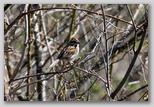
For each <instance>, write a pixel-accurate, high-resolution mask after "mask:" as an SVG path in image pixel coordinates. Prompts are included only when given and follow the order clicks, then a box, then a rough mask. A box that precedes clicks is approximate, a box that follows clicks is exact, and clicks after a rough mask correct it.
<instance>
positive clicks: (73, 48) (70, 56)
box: [49, 37, 80, 68]
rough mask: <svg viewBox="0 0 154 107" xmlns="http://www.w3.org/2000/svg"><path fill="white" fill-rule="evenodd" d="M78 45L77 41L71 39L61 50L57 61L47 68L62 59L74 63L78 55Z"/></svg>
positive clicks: (73, 38) (74, 38)
mask: <svg viewBox="0 0 154 107" xmlns="http://www.w3.org/2000/svg"><path fill="white" fill-rule="evenodd" d="M79 44H80V42H79V40H78V39H77V38H76V37H72V39H71V40H70V42H69V43H68V44H67V45H66V46H65V47H64V48H63V50H62V51H61V52H60V54H59V55H58V57H57V59H56V60H55V61H54V62H53V63H52V64H51V65H50V66H49V68H52V67H54V66H55V65H56V64H57V63H58V62H59V61H60V60H62V59H66V60H68V61H74V60H75V59H76V57H77V55H78V53H79Z"/></svg>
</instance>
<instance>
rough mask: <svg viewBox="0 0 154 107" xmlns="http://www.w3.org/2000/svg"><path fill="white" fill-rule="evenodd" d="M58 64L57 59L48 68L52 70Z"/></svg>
mask: <svg viewBox="0 0 154 107" xmlns="http://www.w3.org/2000/svg"><path fill="white" fill-rule="evenodd" d="M58 62H59V59H56V60H55V61H54V62H53V63H52V64H51V65H50V66H49V68H53V67H54V66H55V65H56V64H57V63H58Z"/></svg>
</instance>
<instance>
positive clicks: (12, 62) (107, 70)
mask: <svg viewBox="0 0 154 107" xmlns="http://www.w3.org/2000/svg"><path fill="white" fill-rule="evenodd" d="M71 36H75V37H77V38H79V40H80V53H79V55H78V58H77V60H76V61H75V62H74V65H73V66H68V65H67V64H66V62H65V61H61V62H60V63H58V65H56V66H55V67H54V68H52V69H50V70H48V69H49V66H50V64H52V62H54V60H56V58H57V56H58V54H59V53H60V51H61V50H62V48H63V47H64V46H65V45H66V44H67V43H68V41H69V40H70V38H71ZM66 66H68V67H66ZM122 80H124V81H122ZM120 85H121V86H120ZM4 100H5V101H148V5H147V4H5V5H4Z"/></svg>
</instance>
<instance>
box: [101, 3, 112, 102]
mask: <svg viewBox="0 0 154 107" xmlns="http://www.w3.org/2000/svg"><path fill="white" fill-rule="evenodd" d="M101 9H102V14H103V15H102V16H103V19H104V30H103V31H104V37H105V52H106V55H105V64H106V67H105V68H106V69H105V71H106V81H107V84H106V85H107V86H106V89H107V93H108V96H109V100H110V87H109V86H110V84H109V64H108V59H109V58H108V56H109V55H108V39H107V31H106V22H105V21H106V20H105V12H104V9H103V6H102V5H101Z"/></svg>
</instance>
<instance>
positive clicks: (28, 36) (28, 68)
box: [25, 4, 31, 100]
mask: <svg viewBox="0 0 154 107" xmlns="http://www.w3.org/2000/svg"><path fill="white" fill-rule="evenodd" d="M29 7H30V6H29V4H26V5H25V12H28V11H29ZM25 25H26V26H25V29H26V37H27V43H28V53H27V60H28V64H27V76H29V75H30V59H31V57H30V45H31V43H30V15H28V14H26V15H25ZM29 83H30V78H27V84H29ZM26 96H27V100H29V96H30V86H29V85H28V86H27V93H26Z"/></svg>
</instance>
